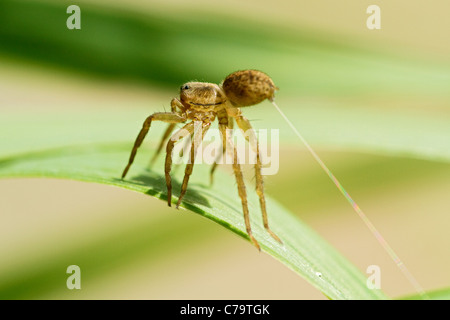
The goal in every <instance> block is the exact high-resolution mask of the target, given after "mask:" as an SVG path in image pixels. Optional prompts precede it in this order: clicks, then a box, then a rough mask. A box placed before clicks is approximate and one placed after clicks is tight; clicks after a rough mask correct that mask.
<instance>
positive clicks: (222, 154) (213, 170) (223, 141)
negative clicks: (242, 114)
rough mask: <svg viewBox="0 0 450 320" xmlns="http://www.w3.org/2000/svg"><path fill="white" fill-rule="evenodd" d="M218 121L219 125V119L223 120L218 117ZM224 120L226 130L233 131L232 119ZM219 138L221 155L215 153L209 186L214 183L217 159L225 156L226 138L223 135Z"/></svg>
mask: <svg viewBox="0 0 450 320" xmlns="http://www.w3.org/2000/svg"><path fill="white" fill-rule="evenodd" d="M218 119H219V123H220V121H221V119H223V118H221V117H220V116H219V115H218ZM225 119H226V121H227V122H225V125H226V123H228V128H230V129H233V118H231V117H228V118H225ZM222 121H223V120H222ZM221 136H222V153H220V152H218V153H217V156H216V159H215V160H214V163H213V164H212V166H211V171H210V173H209V184H210V185H211V186H212V185H213V183H214V172H215V171H216V168H217V166H218V162H219V159H220V158H221V157H223V156H224V155H225V152H226V145H227V140H226V137H225V136H224V135H221Z"/></svg>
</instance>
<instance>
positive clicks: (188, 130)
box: [164, 122, 194, 207]
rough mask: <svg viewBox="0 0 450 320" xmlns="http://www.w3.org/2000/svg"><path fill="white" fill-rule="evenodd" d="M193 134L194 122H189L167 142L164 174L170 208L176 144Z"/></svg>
mask: <svg viewBox="0 0 450 320" xmlns="http://www.w3.org/2000/svg"><path fill="white" fill-rule="evenodd" d="M193 133H194V122H189V123H188V124H186V125H185V126H184V127H183V128H181V129H179V130H178V131H177V132H175V133H174V134H173V135H172V137H171V138H170V139H169V142H167V147H166V164H165V166H164V173H165V177H166V186H167V204H168V205H169V207H171V206H172V178H171V176H170V171H171V169H172V151H173V148H174V146H175V143H177V142H178V141H180V140H181V139H183V138H184V137H186V136H191V135H192V134H193Z"/></svg>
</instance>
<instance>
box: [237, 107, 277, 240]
mask: <svg viewBox="0 0 450 320" xmlns="http://www.w3.org/2000/svg"><path fill="white" fill-rule="evenodd" d="M234 119H235V120H236V123H237V125H238V126H239V128H240V129H241V130H242V132H243V134H244V137H245V139H246V140H247V141H248V143H249V144H250V145H251V147H252V148H253V151H254V152H255V153H256V164H255V178H256V193H257V194H258V197H259V204H260V207H261V212H262V217H263V223H264V228H265V229H266V230H267V232H269V234H270V235H271V236H272V238H274V239H275V240H277V241H278V242H279V243H283V242H282V241H281V239H280V238H279V237H278V236H277V235H276V234H275V233H274V232H273V231H272V230H270V228H269V220H268V218H267V210H266V199H265V197H264V181H263V176H262V174H261V167H262V164H261V155H260V151H259V143H258V139H257V138H256V134H255V131H254V130H253V128H252V126H251V124H250V121H248V119H247V118H245V117H244V116H242V115H241V114H240V112H238V113H237V115H236V117H235V118H234Z"/></svg>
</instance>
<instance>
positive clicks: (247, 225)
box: [219, 124, 261, 251]
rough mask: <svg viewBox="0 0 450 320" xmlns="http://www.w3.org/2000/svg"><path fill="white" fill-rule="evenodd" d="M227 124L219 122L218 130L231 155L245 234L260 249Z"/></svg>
mask: <svg viewBox="0 0 450 320" xmlns="http://www.w3.org/2000/svg"><path fill="white" fill-rule="evenodd" d="M226 129H227V126H226V125H224V124H219V130H220V132H221V134H222V136H223V137H226V141H227V147H226V150H227V151H228V152H229V153H230V155H232V156H233V172H234V175H235V177H236V182H237V185H238V193H239V197H240V198H241V202H242V210H243V212H244V221H245V228H246V230H247V234H248V236H249V238H250V240H251V241H252V243H253V244H254V245H255V247H256V248H258V250H259V251H261V247H260V246H259V243H258V241H256V239H255V237H254V236H253V233H252V229H251V226H250V213H249V211H248V203H247V192H246V190H245V184H244V177H243V175H242V170H241V166H240V164H239V161H238V157H237V150H236V148H235V146H234V144H233V141H232V140H231V137H228V136H227V130H226Z"/></svg>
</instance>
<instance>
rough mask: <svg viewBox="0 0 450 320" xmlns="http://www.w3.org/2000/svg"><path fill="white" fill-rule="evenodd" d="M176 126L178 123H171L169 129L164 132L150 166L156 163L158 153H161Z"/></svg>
mask: <svg viewBox="0 0 450 320" xmlns="http://www.w3.org/2000/svg"><path fill="white" fill-rule="evenodd" d="M175 126H176V123H171V124H169V125H168V126H167V129H166V131H164V134H163V136H162V137H161V140H160V142H159V145H158V149H156V152H155V154H154V155H153V157H152V159H151V160H150V163H149V165H148V166H149V167H152V166H153V164H154V163H155V161H156V159H157V158H158V155H159V154H160V153H161V150H162V148H163V146H164V145H165V144H166V142H167V139H169V137H170V134H171V133H172V131H173V129H175Z"/></svg>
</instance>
